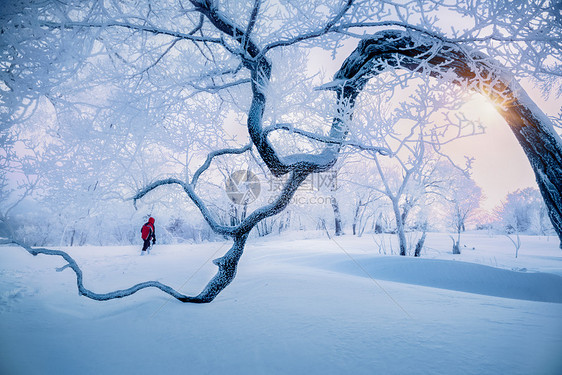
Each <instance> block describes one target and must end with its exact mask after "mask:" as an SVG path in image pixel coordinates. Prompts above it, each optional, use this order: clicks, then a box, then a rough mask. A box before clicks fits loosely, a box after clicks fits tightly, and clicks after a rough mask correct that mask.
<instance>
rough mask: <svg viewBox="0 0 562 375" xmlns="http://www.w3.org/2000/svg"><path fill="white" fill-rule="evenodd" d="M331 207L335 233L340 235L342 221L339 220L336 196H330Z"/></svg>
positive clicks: (341, 232)
mask: <svg viewBox="0 0 562 375" xmlns="http://www.w3.org/2000/svg"><path fill="white" fill-rule="evenodd" d="M330 201H331V203H332V209H333V210H334V226H335V235H336V236H341V235H342V234H343V229H342V222H341V213H340V206H339V204H338V201H337V199H336V197H334V196H332V197H331V200H330Z"/></svg>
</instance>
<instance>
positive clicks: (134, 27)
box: [40, 21, 224, 44]
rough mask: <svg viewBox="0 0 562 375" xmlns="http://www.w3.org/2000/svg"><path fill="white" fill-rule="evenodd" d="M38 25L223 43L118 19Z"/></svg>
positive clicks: (47, 22)
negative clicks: (118, 30)
mask: <svg viewBox="0 0 562 375" xmlns="http://www.w3.org/2000/svg"><path fill="white" fill-rule="evenodd" d="M40 26H43V27H47V28H50V29H78V28H108V27H121V28H125V29H130V30H134V31H146V32H149V33H151V34H157V35H168V36H172V37H174V38H178V39H186V40H191V41H194V42H205V43H217V44H223V43H224V42H223V40H222V39H220V38H210V37H205V36H197V35H193V34H191V33H187V34H186V33H181V32H179V31H173V30H166V29H160V28H157V27H151V26H147V25H135V24H131V23H126V22H118V21H108V22H52V21H43V22H41V23H40Z"/></svg>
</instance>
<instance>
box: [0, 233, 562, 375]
mask: <svg viewBox="0 0 562 375" xmlns="http://www.w3.org/2000/svg"><path fill="white" fill-rule="evenodd" d="M375 239H376V238H375V237H373V236H371V235H365V236H364V237H362V238H357V237H353V236H350V235H347V236H342V237H336V238H335V239H328V238H326V237H325V236H321V234H319V233H300V232H298V233H290V234H284V235H280V236H271V237H266V238H261V239H257V238H253V239H250V240H249V242H248V245H247V247H246V250H245V253H244V255H243V257H242V259H241V261H240V265H239V269H238V275H237V277H236V279H235V280H234V282H233V283H232V284H231V285H230V286H228V287H227V288H226V289H225V290H224V291H223V292H222V293H221V294H220V295H219V296H218V297H217V298H216V300H215V301H214V302H212V303H210V304H205V305H197V304H183V303H181V302H178V301H176V300H175V299H173V298H171V297H169V296H168V295H166V294H164V293H162V292H161V291H159V290H156V289H145V290H142V291H140V292H138V293H136V294H134V295H132V296H130V297H127V298H124V299H118V300H111V301H106V302H97V301H92V300H90V299H87V298H85V297H81V296H79V295H78V292H77V288H76V277H75V274H74V273H73V272H72V270H70V269H68V268H67V269H65V270H63V271H61V272H56V271H55V268H57V267H61V266H63V265H64V263H65V262H64V260H63V259H62V258H60V257H54V256H45V255H38V256H36V257H34V256H32V255H30V254H29V253H27V252H26V251H25V250H23V249H21V248H17V247H11V246H2V247H0V332H1V334H0V374H10V375H15V374H26V375H28V374H223V373H230V374H553V375H554V374H562V355H561V354H562V251H561V250H560V249H559V248H558V245H559V243H558V240H557V239H556V238H554V237H550V238H548V237H530V236H529V237H522V246H521V249H520V250H519V257H518V258H517V259H516V258H515V249H514V247H513V245H512V244H511V242H510V241H509V239H508V238H506V237H505V236H491V235H487V234H485V233H471V234H466V235H463V237H462V240H461V241H462V242H461V243H463V242H464V244H466V245H467V247H464V248H463V249H462V250H463V253H462V254H460V255H453V254H452V253H451V247H452V245H451V244H452V241H451V240H450V239H449V237H448V235H446V234H435V233H432V234H428V239H427V241H426V246H427V248H426V250H425V251H424V252H423V254H422V258H413V257H400V256H397V255H394V254H391V252H392V251H390V249H389V247H387V248H386V249H379V247H378V246H377V245H376V243H380V239H378V240H377V242H375ZM228 248H229V242H224V243H206V244H198V245H158V244H157V245H156V246H155V247H154V249H153V251H152V253H151V254H150V255H148V256H142V257H141V256H139V253H140V244H139V246H136V247H133V246H128V247H93V246H88V247H73V248H65V249H63V250H66V251H68V252H69V254H71V255H72V256H73V257H74V258H75V260H76V261H77V262H78V264H79V265H80V267H81V268H82V271H83V273H84V284H85V286H86V287H87V288H89V289H91V290H92V291H95V292H100V293H101V292H109V291H112V290H116V289H123V288H128V287H130V286H132V285H133V284H136V283H138V282H141V281H147V280H158V281H160V282H163V283H166V284H168V285H170V286H172V287H174V288H176V289H177V290H179V291H180V292H183V293H186V294H192V295H193V294H197V293H199V291H200V290H201V289H202V288H203V286H204V285H205V284H206V283H207V281H208V280H209V279H210V278H211V277H212V276H213V275H214V273H215V270H216V267H215V266H214V265H213V264H212V262H211V260H212V259H214V258H216V257H218V256H220V255H222V254H223V253H224V252H225V251H226V250H228ZM473 248H474V249H473ZM384 250H385V251H386V255H385V254H384V252H385V251H384Z"/></svg>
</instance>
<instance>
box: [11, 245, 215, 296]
mask: <svg viewBox="0 0 562 375" xmlns="http://www.w3.org/2000/svg"><path fill="white" fill-rule="evenodd" d="M1 243H2V244H15V245H18V246H20V247H22V248H24V249H25V250H26V251H27V252H28V253H30V254H31V255H33V256H37V255H39V254H43V255H54V256H60V257H62V258H63V259H64V260H65V261H66V262H67V264H66V265H64V266H63V267H61V268H58V269H57V271H59V272H60V271H62V270H64V269H65V268H71V269H72V271H74V273H75V274H76V285H77V287H78V294H79V295H81V296H84V297H87V298H90V299H93V300H96V301H108V300H111V299H116V298H123V297H128V296H130V295H132V294H135V293H136V292H138V291H140V290H142V289H146V288H157V289H160V290H161V291H163V292H164V293H167V294H169V295H170V296H172V297H174V298H176V299H177V300H179V301H181V302H192V303H205V302H209V301H208V298H207V296H206V295H205V294H203V293H202V294H200V295H199V296H196V297H190V296H186V295H184V294H181V293H180V292H178V291H176V290H175V289H174V288H172V287H170V286H168V285H165V284H162V283H161V282H159V281H145V282H142V283H139V284H136V285H133V286H132V287H130V288H127V289H121V290H116V291H113V292H109V293H96V292H92V291H91V290H90V289H88V288H86V287H85V286H84V281H83V279H84V277H83V274H82V270H81V269H80V267H79V266H78V264H77V263H76V261H75V260H74V259H73V258H72V257H71V256H70V255H68V253H66V252H64V251H61V250H51V249H45V248H31V247H30V246H28V245H26V244H24V243H22V242H19V241H15V240H7V241H2V242H1Z"/></svg>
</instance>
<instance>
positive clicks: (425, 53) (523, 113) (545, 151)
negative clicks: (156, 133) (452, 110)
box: [325, 30, 562, 248]
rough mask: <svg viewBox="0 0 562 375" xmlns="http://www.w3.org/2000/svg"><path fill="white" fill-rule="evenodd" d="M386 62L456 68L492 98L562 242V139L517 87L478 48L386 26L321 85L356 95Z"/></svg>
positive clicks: (440, 72) (437, 72) (439, 73)
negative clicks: (331, 79)
mask: <svg viewBox="0 0 562 375" xmlns="http://www.w3.org/2000/svg"><path fill="white" fill-rule="evenodd" d="M389 66H390V67H393V68H396V69H407V70H411V71H425V72H426V73H429V74H430V75H431V76H433V77H437V78H441V77H443V76H444V75H445V74H447V75H449V74H450V73H454V75H455V79H454V81H453V82H454V83H456V84H460V85H463V86H466V87H467V88H469V89H472V90H476V91H478V92H480V93H482V94H483V95H485V96H487V97H488V98H490V100H492V102H494V103H496V109H497V110H498V112H499V113H500V114H501V115H502V116H503V118H504V119H505V121H506V122H507V124H508V125H509V127H510V128H511V130H512V131H513V133H514V134H515V137H516V138H517V141H518V142H519V144H520V145H521V147H522V148H523V150H524V151H525V154H526V155H527V158H528V159H529V162H530V163H531V167H532V168H533V171H534V173H535V178H536V180H537V184H538V186H539V189H540V191H541V194H542V196H543V199H544V201H545V203H546V206H547V207H548V214H549V217H550V220H551V222H552V225H553V226H554V229H555V230H556V233H557V234H558V237H559V238H560V240H561V241H562V141H561V140H560V137H559V136H558V135H557V134H556V132H555V131H554V128H553V126H552V122H551V121H550V120H549V118H548V117H547V116H546V115H545V114H544V113H543V112H542V111H541V110H540V109H539V108H538V106H537V105H536V104H535V103H534V102H533V101H532V100H531V99H530V98H529V96H528V95H527V93H526V92H525V91H524V90H523V89H522V88H521V86H520V85H519V84H518V83H517V82H516V81H515V80H514V79H513V78H512V77H510V76H509V75H507V74H505V72H503V71H502V69H501V66H500V65H499V64H498V63H496V62H495V61H493V60H492V59H490V58H489V57H487V56H485V55H483V54H481V53H478V52H474V51H466V50H464V49H463V48H461V47H460V46H458V45H455V44H452V43H448V42H444V41H442V40H439V39H435V38H429V37H425V36H422V35H416V34H413V33H412V32H402V31H398V30H387V31H381V32H378V33H376V34H375V35H373V36H371V37H369V38H366V39H363V40H361V42H360V43H359V45H358V47H357V49H355V51H353V52H352V53H351V55H350V56H349V57H348V58H347V59H346V60H345V62H344V63H343V65H342V67H341V69H340V70H339V71H338V72H337V74H336V76H335V81H334V82H333V83H332V84H331V85H330V86H329V87H328V86H325V87H326V88H330V89H334V90H337V91H340V92H344V93H348V95H355V96H356V95H357V94H358V93H359V92H360V91H361V90H362V89H363V87H364V85H365V84H366V83H367V81H368V80H369V79H370V78H371V77H373V76H375V75H377V74H379V73H381V72H383V71H384V70H386V69H388V67H389ZM427 69H429V71H427ZM560 246H561V248H562V243H561V245H560Z"/></svg>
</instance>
